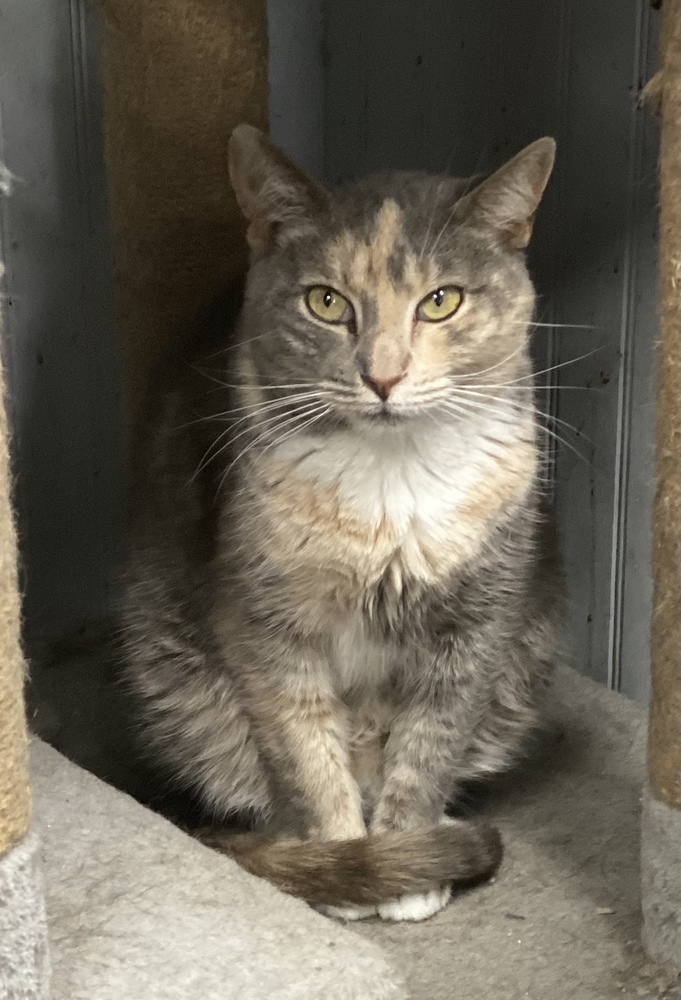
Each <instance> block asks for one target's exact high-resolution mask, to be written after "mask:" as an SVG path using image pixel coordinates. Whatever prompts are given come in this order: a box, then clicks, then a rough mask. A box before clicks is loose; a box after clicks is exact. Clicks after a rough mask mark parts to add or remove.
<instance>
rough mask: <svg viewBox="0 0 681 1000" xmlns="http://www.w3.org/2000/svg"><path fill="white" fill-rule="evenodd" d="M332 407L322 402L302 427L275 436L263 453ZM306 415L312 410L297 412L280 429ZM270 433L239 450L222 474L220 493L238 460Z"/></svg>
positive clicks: (311, 422) (314, 420)
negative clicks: (319, 407)
mask: <svg viewBox="0 0 681 1000" xmlns="http://www.w3.org/2000/svg"><path fill="white" fill-rule="evenodd" d="M330 409H331V408H330V407H329V406H326V404H322V406H321V409H320V410H317V411H316V412H314V415H313V416H312V417H311V418H310V419H308V420H307V421H305V422H304V423H303V424H302V425H301V426H300V427H293V428H292V429H290V430H289V431H287V433H286V434H284V435H282V436H281V437H277V438H275V439H274V440H273V441H271V442H270V444H268V445H266V446H265V447H264V448H263V449H262V451H261V454H264V453H265V452H266V451H268V450H269V449H270V448H272V447H273V446H278V445H280V444H283V442H284V441H286V440H288V438H289V437H290V436H291V434H293V433H297V432H299V431H301V430H304V429H305V428H306V427H309V426H311V424H313V423H315V422H316V421H317V420H321V419H322V417H324V416H326V414H327V413H329V412H330ZM306 417H310V410H306V411H305V412H304V413H300V414H296V415H295V417H292V418H289V420H285V421H283V423H282V424H280V428H279V429H281V428H282V427H285V426H287V425H289V424H291V423H292V422H293V421H294V420H298V419H303V420H305V418H306ZM269 434H270V431H269V430H268V431H265V432H264V433H263V434H260V435H258V437H256V438H255V440H254V441H250V442H249V443H248V444H247V445H246V447H245V448H244V449H243V450H242V451H240V452H239V454H238V455H237V456H236V458H234V459H233V460H232V461H231V462H230V463H229V465H228V466H227V468H226V469H225V471H224V472H223V474H222V476H221V478H220V482H219V484H218V493H219V492H220V490H221V489H222V486H223V485H224V482H225V480H226V478H227V476H228V475H229V473H230V471H231V470H232V468H233V467H234V466H235V465H236V464H237V463H238V462H240V461H241V460H242V459H243V458H245V457H246V455H248V454H249V452H251V451H252V450H253V449H254V448H256V447H257V446H258V445H259V444H261V443H262V442H263V441H264V440H266V439H267V437H268V436H269Z"/></svg>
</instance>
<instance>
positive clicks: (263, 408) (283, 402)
mask: <svg viewBox="0 0 681 1000" xmlns="http://www.w3.org/2000/svg"><path fill="white" fill-rule="evenodd" d="M323 394H326V395H328V390H327V389H319V390H315V391H312V392H299V393H295V394H294V395H291V396H279V397H278V398H277V399H270V400H266V401H265V402H264V403H260V402H258V403H246V404H245V405H244V406H235V407H234V409H233V410H222V411H221V412H220V413H212V414H210V416H207V417H198V418H197V419H196V420H190V421H189V423H186V424H179V425H178V427H177V429H178V430H180V429H182V428H185V427H193V426H195V425H196V424H202V423H212V422H214V421H217V420H228V419H229V418H230V417H231V416H232V415H233V414H235V413H244V412H245V413H246V416H245V417H240V418H239V420H238V421H236V422H235V423H240V421H241V420H247V419H248V418H249V417H251V416H252V417H255V416H257V415H258V414H259V413H264V412H267V411H268V410H272V409H275V408H279V407H284V406H287V405H290V404H291V403H299V402H302V401H304V400H306V399H316V398H318V397H319V396H321V395H323ZM231 426H235V424H232V425H231Z"/></svg>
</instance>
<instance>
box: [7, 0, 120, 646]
mask: <svg viewBox="0 0 681 1000" xmlns="http://www.w3.org/2000/svg"><path fill="white" fill-rule="evenodd" d="M94 38H95V33H94V25H93V23H92V20H91V16H90V15H89V14H86V13H85V6H84V4H81V3H80V2H78V0H72V2H71V3H68V2H64V0H4V3H3V5H2V11H1V13H0V109H1V119H0V121H1V127H2V151H1V156H2V158H3V159H4V160H5V162H6V163H7V165H8V167H9V168H10V169H11V170H12V171H13V172H14V174H16V175H17V176H18V177H19V178H21V183H19V184H17V186H16V187H15V191H14V194H13V196H12V197H11V198H10V199H7V200H5V201H4V202H3V205H2V213H3V218H2V238H3V254H4V257H5V261H6V265H7V274H6V278H5V284H6V287H5V291H6V294H7V300H6V303H5V319H6V323H5V328H6V338H5V344H4V354H5V358H6V363H7V367H8V385H9V395H10V413H11V421H12V426H13V433H14V440H13V453H14V468H15V473H16V489H15V496H16V502H17V508H18V524H19V533H20V538H21V555H22V568H23V571H24V585H25V593H26V598H25V614H26V627H27V634H28V637H29V639H47V640H49V639H53V638H56V637H59V636H62V635H65V634H68V633H70V632H71V631H73V630H74V629H77V628H79V627H81V626H82V625H84V624H87V623H89V622H91V621H93V620H95V619H99V618H100V617H101V616H102V615H104V614H106V612H107V611H108V610H109V608H110V594H111V587H112V581H113V576H114V571H115V564H116V560H117V558H118V551H119V548H120V539H121V510H122V505H121V497H122V468H123V465H122V439H121V427H122V421H121V399H120V395H121V392H120V383H121V379H120V365H119V359H118V349H117V343H116V338H115V334H114V325H113V310H112V303H111V268H110V247H109V234H108V227H107V210H106V199H105V188H104V170H103V162H102V153H101V149H102V139H101V104H100V95H99V92H98V86H97V74H96V46H95V45H94Z"/></svg>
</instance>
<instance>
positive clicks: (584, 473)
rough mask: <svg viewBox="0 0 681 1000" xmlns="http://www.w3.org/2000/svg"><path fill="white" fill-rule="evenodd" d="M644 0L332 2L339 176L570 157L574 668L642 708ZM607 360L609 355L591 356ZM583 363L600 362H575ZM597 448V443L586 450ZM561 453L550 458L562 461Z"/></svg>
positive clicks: (555, 405)
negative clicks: (554, 144)
mask: <svg viewBox="0 0 681 1000" xmlns="http://www.w3.org/2000/svg"><path fill="white" fill-rule="evenodd" d="M650 16H652V17H653V18H654V17H656V15H649V8H648V4H647V3H644V2H643V0H626V2H624V3H622V2H618V0H607V2H601V3H598V4H593V3H591V2H589V0H555V2H538V0H534V2H533V0H525V2H522V3H519V2H512V0H458V2H457V0H421V2H419V3H418V4H416V3H413V2H411V0H377V2H374V3H371V4H367V3H364V2H362V0H334V2H333V3H328V4H327V6H326V51H327V53H328V64H327V77H326V114H325V125H326V134H325V165H326V172H327V174H328V176H329V177H331V178H332V179H334V180H335V179H342V178H345V177H349V176H353V175H357V174H359V173H361V172H364V171H367V170H375V169H380V168H384V167H426V168H430V169H443V168H448V169H450V170H451V171H452V172H454V173H458V174H466V173H470V172H473V171H476V170H485V169H489V168H491V167H493V166H494V165H496V164H498V163H500V162H501V161H502V160H503V159H504V158H505V157H506V156H508V155H510V154H512V153H513V152H515V151H516V150H517V149H519V148H520V147H521V146H522V145H523V144H524V143H526V142H529V141H530V140H532V139H534V138H537V137H538V136H540V135H544V134H553V135H555V136H556V137H557V139H558V142H559V158H558V166H557V170H556V175H555V177H554V179H553V181H552V183H551V186H550V188H549V191H548V193H547V196H546V200H545V203H544V205H543V207H542V210H541V212H540V216H539V220H538V225H537V231H536V237H535V240H534V244H533V247H532V251H531V264H532V269H533V273H534V274H535V277H536V280H537V284H538V288H539V291H540V293H541V298H540V307H539V318H540V319H541V320H542V321H545V322H554V323H559V324H585V325H588V326H589V327H593V329H583V330H581V331H580V330H579V329H568V328H562V329H561V328H560V327H557V328H556V329H555V331H551V330H546V329H543V328H539V329H538V330H537V331H536V333H535V337H534V341H535V344H534V347H535V353H536V356H537V361H538V365H539V367H540V368H544V367H547V365H546V364H544V362H546V361H550V363H557V364H563V363H565V362H571V363H569V364H566V365H565V367H562V368H559V369H558V370H557V371H556V372H554V373H553V375H552V376H550V381H551V382H553V383H558V384H559V385H560V386H562V387H567V386H573V385H574V386H579V387H580V388H581V389H584V390H586V391H573V390H571V389H568V388H561V389H559V390H557V391H554V390H550V391H548V392H547V395H546V397H545V402H546V406H547V407H548V408H549V409H550V411H551V412H554V413H556V414H557V415H558V417H559V418H560V419H562V420H565V421H567V422H568V423H570V424H571V425H573V426H574V427H575V429H576V434H573V435H569V436H568V441H569V443H570V445H572V446H573V447H574V448H576V450H577V451H578V452H579V455H578V456H576V455H575V454H574V453H573V451H571V450H570V448H568V447H565V446H563V445H561V446H559V447H558V448H557V449H556V452H555V460H556V490H555V495H556V506H557V512H558V519H559V527H560V531H561V540H562V547H563V552H564V556H565V562H566V573H567V583H568V591H569V598H570V622H569V636H570V639H571V646H572V660H573V662H574V664H575V666H577V667H578V668H579V669H580V670H582V671H583V672H585V673H587V674H589V675H590V676H592V677H594V678H596V679H598V680H600V681H603V682H608V683H610V684H611V685H612V686H621V687H622V688H623V689H624V690H627V691H628V692H630V693H632V694H637V695H639V696H645V694H646V690H647V675H648V662H647V655H648V651H647V622H648V617H649V610H650V569H649V562H650V560H649V534H648V523H649V516H650V490H651V487H650V474H649V472H650V466H649V456H650V452H651V440H652V438H651V429H652V423H651V414H652V400H651V396H650V388H649V385H650V345H651V344H652V341H653V337H654V286H655V283H654V277H653V272H654V232H653V225H654V222H653V220H654V199H655V183H654V181H655V141H654V132H653V128H652V126H651V125H650V122H649V121H648V122H647V123H646V122H644V115H645V112H642V111H640V110H639V109H637V106H636V95H637V92H638V89H639V87H640V85H641V83H642V82H644V81H645V79H646V78H647V76H648V75H649V72H650V65H649V63H650V55H649V53H651V52H652V51H653V44H652V42H651V40H650V39H649V37H648V35H649V23H648V22H649V17H650ZM594 350H596V353H593V354H592V353H591V352H593V351H594ZM582 354H589V355H590V356H589V357H587V358H584V359H583V360H581V361H578V362H575V363H572V362H573V361H574V359H575V358H578V357H579V356H580V355H582ZM587 438H588V439H590V440H591V441H592V442H593V444H589V443H588V442H587V440H586V439H587ZM551 452H552V449H549V453H551Z"/></svg>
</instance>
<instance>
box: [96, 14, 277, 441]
mask: <svg viewBox="0 0 681 1000" xmlns="http://www.w3.org/2000/svg"><path fill="white" fill-rule="evenodd" d="M101 6H102V9H103V13H104V38H103V53H102V59H103V76H104V90H105V136H106V139H105V141H106V161H107V178H108V186H109V194H110V203H111V215H112V220H113V232H114V259H115V268H116V292H117V308H118V323H119V327H120V329H121V331H122V338H123V362H124V385H125V394H126V409H127V415H128V420H129V421H130V420H131V419H134V416H135V413H136V412H137V410H138V408H139V405H140V401H141V398H142V395H143V392H144V385H145V382H146V379H147V375H148V372H149V368H150V366H151V365H152V364H153V361H154V358H155V357H156V356H157V355H158V353H159V351H160V350H161V349H162V348H163V347H164V346H165V345H166V344H167V343H168V340H169V338H171V337H172V336H173V335H174V334H177V333H181V332H182V327H183V324H184V323H186V321H187V320H188V319H190V318H191V317H192V316H193V315H194V314H195V313H196V311H197V309H198V307H199V305H200V304H202V303H203V302H204V301H205V298H206V296H207V295H209V294H210V293H211V291H212V290H213V289H214V288H215V286H216V285H217V284H218V283H219V282H220V281H222V280H224V279H227V278H230V277H233V276H234V275H236V274H238V273H239V272H240V271H242V270H243V268H244V265H245V253H246V247H245V242H244V239H243V223H242V219H241V215H240V213H239V212H238V210H237V206H236V202H235V200H234V196H233V194H232V190H231V186H230V184H229V178H228V174H227V142H228V139H229V136H230V134H231V132H232V129H233V128H234V127H235V125H237V124H238V123H239V122H242V121H248V122H251V123H252V124H253V125H258V126H260V127H265V123H266V119H267V58H266V52H267V22H266V8H265V3H264V0H220V2H219V3H216V2H215V0H101Z"/></svg>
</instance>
